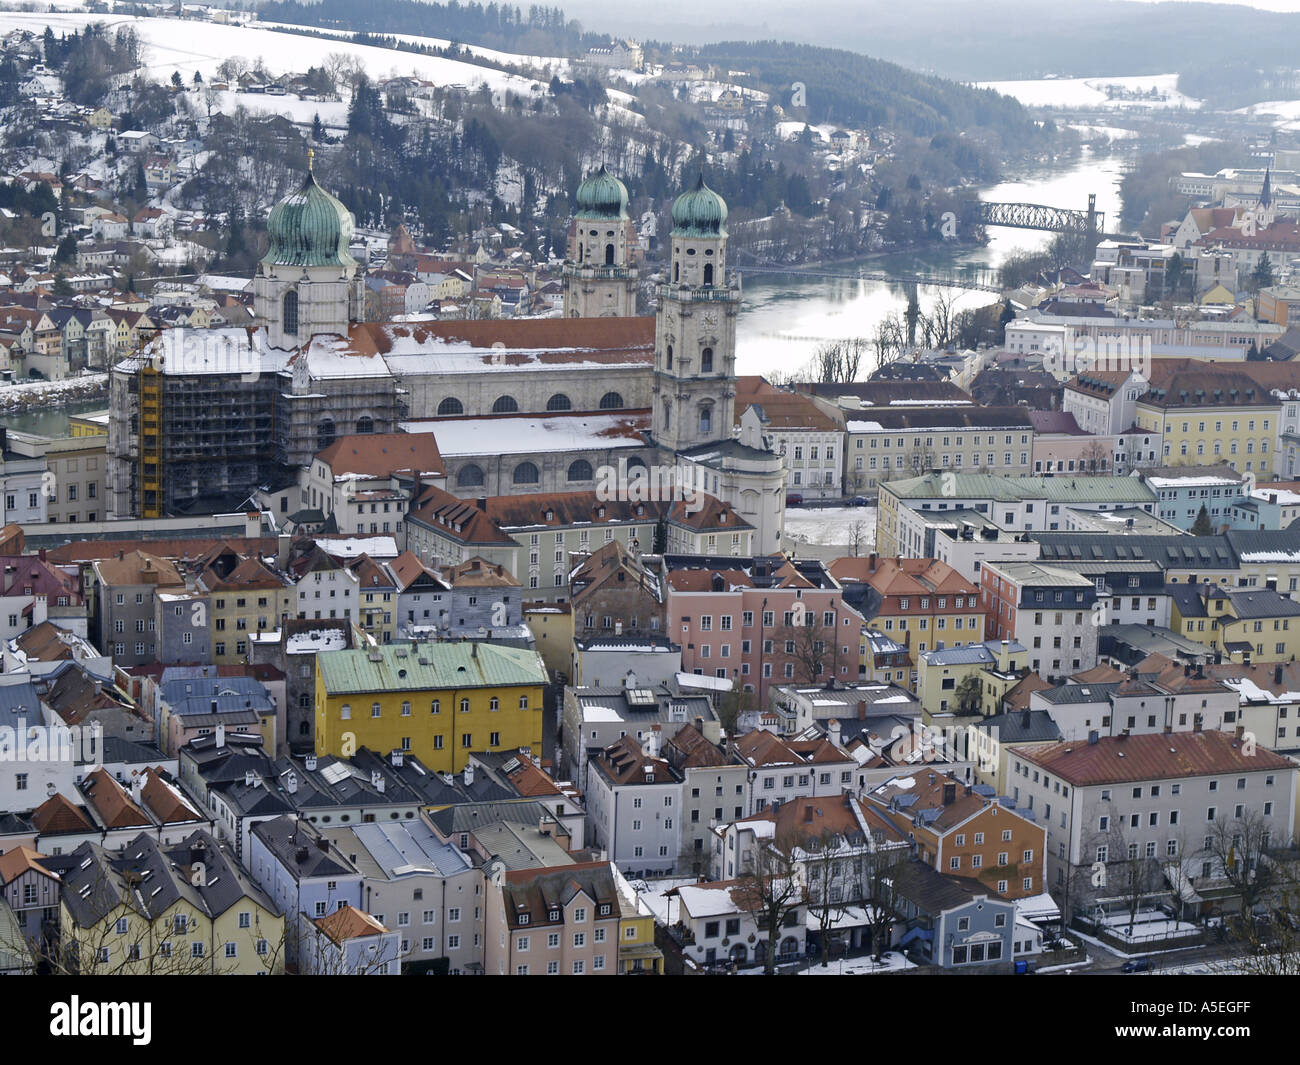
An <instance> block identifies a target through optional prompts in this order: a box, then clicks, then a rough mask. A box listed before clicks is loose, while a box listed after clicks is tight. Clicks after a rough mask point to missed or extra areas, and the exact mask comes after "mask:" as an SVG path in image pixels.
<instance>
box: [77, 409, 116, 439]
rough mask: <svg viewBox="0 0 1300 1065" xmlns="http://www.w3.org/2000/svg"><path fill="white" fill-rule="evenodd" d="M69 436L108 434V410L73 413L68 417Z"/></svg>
mask: <svg viewBox="0 0 1300 1065" xmlns="http://www.w3.org/2000/svg"><path fill="white" fill-rule="evenodd" d="M68 435H69V436H107V435H108V411H99V412H98V413H95V414H72V415H69V417H68Z"/></svg>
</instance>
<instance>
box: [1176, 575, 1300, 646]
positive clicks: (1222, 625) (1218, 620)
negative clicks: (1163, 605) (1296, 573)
mask: <svg viewBox="0 0 1300 1065" xmlns="http://www.w3.org/2000/svg"><path fill="white" fill-rule="evenodd" d="M1169 627H1170V628H1171V629H1173V630H1174V632H1177V633H1181V634H1182V635H1183V636H1185V637H1187V639H1189V640H1195V641H1196V642H1197V643H1199V644H1204V645H1205V646H1206V647H1208V648H1209V649H1210V650H1212V651H1219V652H1222V654H1223V655H1224V656H1225V658H1227V659H1228V660H1229V661H1234V662H1242V661H1248V662H1290V661H1292V660H1293V659H1295V658H1297V657H1298V656H1300V603H1297V602H1296V601H1295V600H1293V599H1288V598H1286V597H1285V596H1283V595H1279V594H1278V593H1277V592H1275V591H1273V590H1271V589H1267V588H1234V589H1223V588H1217V587H1213V586H1210V587H1196V586H1189V587H1186V588H1180V589H1177V591H1176V592H1174V594H1173V595H1172V596H1171V598H1170V610H1169Z"/></svg>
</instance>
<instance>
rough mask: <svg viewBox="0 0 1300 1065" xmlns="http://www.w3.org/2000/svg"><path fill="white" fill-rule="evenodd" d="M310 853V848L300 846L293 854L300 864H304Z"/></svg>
mask: <svg viewBox="0 0 1300 1065" xmlns="http://www.w3.org/2000/svg"><path fill="white" fill-rule="evenodd" d="M310 853H311V850H310V849H309V848H307V847H299V848H298V849H297V850H296V851H294V852H293V856H294V858H295V859H297V862H298V864H299V865H302V863H303V862H305V861H306V860H307V855H309V854H310Z"/></svg>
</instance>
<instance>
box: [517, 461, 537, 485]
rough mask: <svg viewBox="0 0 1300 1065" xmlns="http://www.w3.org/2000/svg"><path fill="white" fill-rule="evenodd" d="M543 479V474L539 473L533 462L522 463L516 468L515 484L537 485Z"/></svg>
mask: <svg viewBox="0 0 1300 1065" xmlns="http://www.w3.org/2000/svg"><path fill="white" fill-rule="evenodd" d="M541 479H542V478H541V474H539V473H538V472H537V467H536V466H534V465H533V464H532V463H531V462H521V463H520V464H519V465H518V466H516V467H515V472H514V482H515V484H537V483H538V482H539V481H540V480H541Z"/></svg>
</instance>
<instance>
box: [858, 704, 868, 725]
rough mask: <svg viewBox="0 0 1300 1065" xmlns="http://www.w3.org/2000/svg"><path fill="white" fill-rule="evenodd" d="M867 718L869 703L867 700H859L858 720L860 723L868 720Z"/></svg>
mask: <svg viewBox="0 0 1300 1065" xmlns="http://www.w3.org/2000/svg"><path fill="white" fill-rule="evenodd" d="M866 716H867V701H866V699H859V700H858V720H859V721H862V720H864V719H865V718H866Z"/></svg>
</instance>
